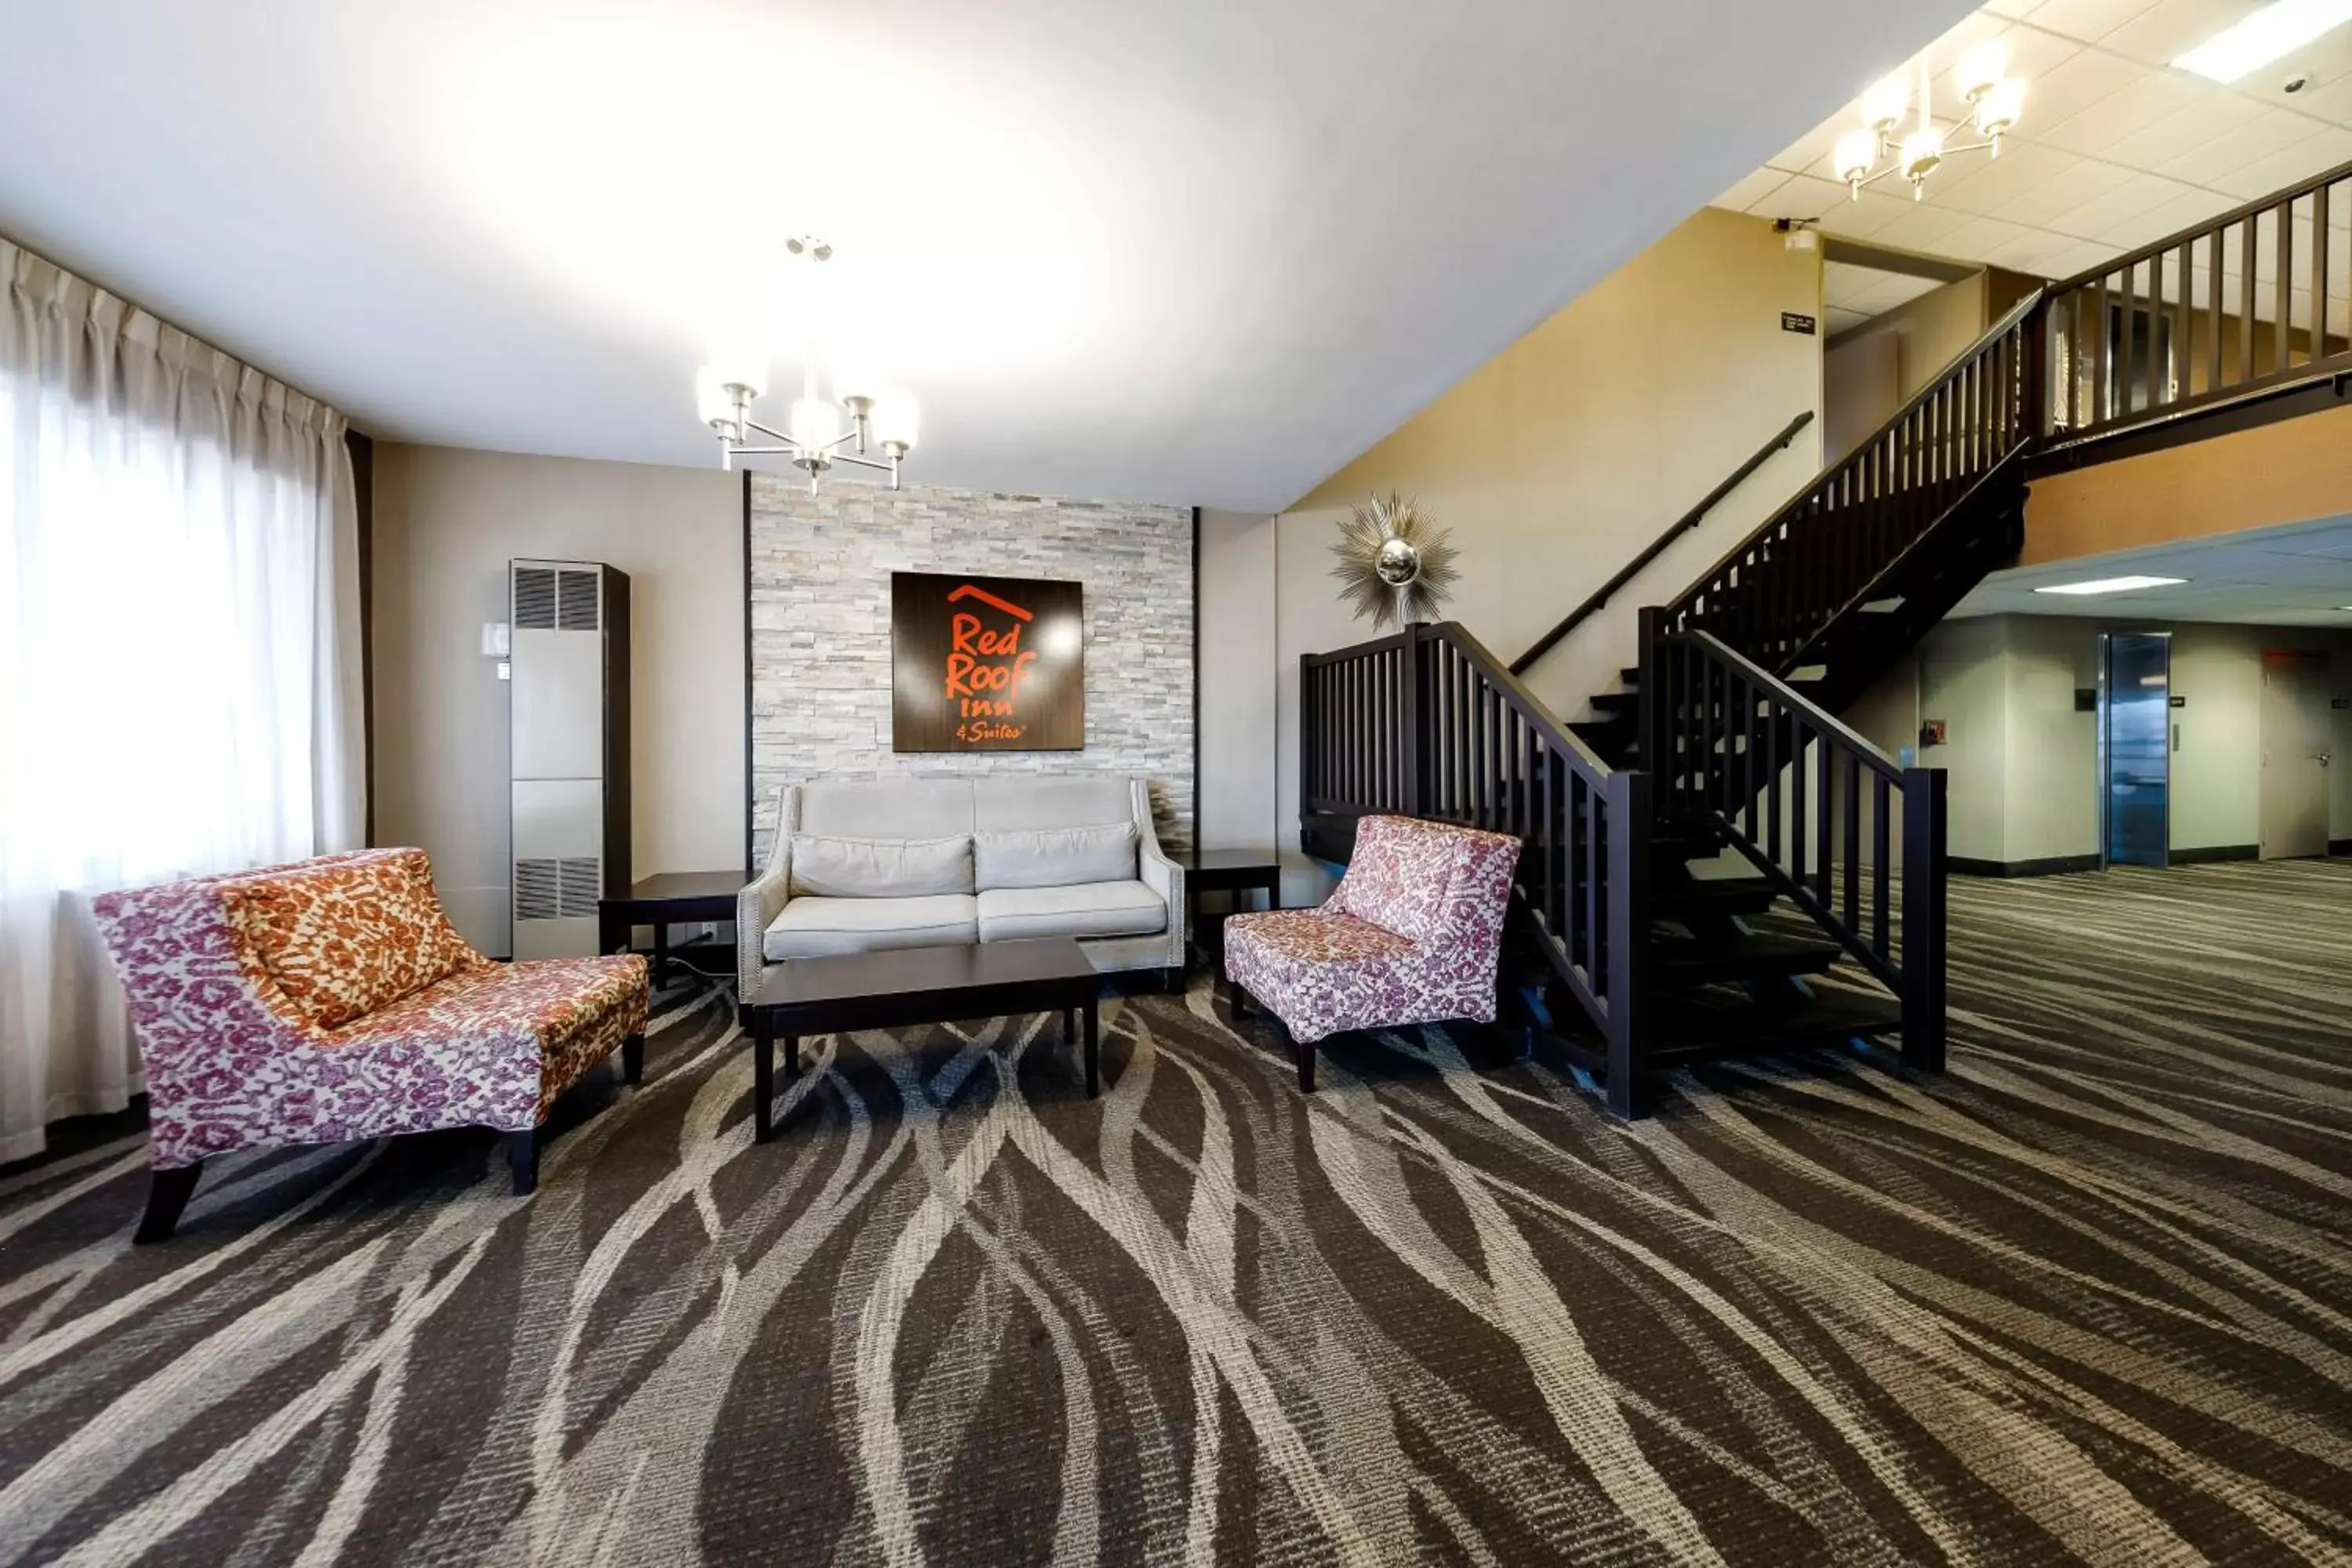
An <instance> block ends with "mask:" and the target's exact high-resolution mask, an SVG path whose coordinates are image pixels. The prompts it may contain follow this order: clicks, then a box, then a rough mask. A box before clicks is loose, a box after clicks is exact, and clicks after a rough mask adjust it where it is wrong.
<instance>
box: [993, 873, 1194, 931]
mask: <svg viewBox="0 0 2352 1568" xmlns="http://www.w3.org/2000/svg"><path fill="white" fill-rule="evenodd" d="M1167 929H1168V902H1167V900H1164V899H1162V898H1161V897H1160V895H1159V894H1157V893H1155V892H1153V891H1152V890H1151V889H1150V888H1147V887H1145V886H1144V885H1143V884H1142V883H1140V882H1136V881H1124V882H1094V883H1090V884H1087V886H1084V887H1076V888H991V889H987V890H986V891H984V892H982V894H981V895H980V940H981V941H982V942H1016V941H1018V940H1020V939H1021V938H1023V937H1031V936H1077V937H1087V936H1149V935H1150V934H1151V933H1152V932H1154V931H1166V930H1167Z"/></svg>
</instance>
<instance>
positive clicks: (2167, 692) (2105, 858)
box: [2096, 627, 2172, 871]
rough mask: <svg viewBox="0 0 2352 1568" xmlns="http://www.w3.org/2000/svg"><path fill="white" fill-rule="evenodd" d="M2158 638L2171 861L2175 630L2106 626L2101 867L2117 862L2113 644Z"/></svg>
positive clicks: (2168, 856) (2102, 635)
mask: <svg viewBox="0 0 2352 1568" xmlns="http://www.w3.org/2000/svg"><path fill="white" fill-rule="evenodd" d="M2116 637H2155V638H2157V639H2158V640H2159V641H2161V642H2162V643H2163V644H2164V745H2163V750H2162V755H2163V758H2164V862H2165V864H2166V865H2168V866H2169V865H2170V864H2171V863H2172V633H2171V632H2169V631H2133V630H2129V629H2127V628H2124V627H2103V628H2101V630H2100V632H2099V671H2098V673H2099V681H2098V689H2099V697H2098V715H2097V717H2098V723H2097V726H2096V727H2097V730H2098V732H2099V734H2098V742H2099V748H2098V784H2097V787H2098V792H2099V869H2100V870H2102V871H2104V870H2106V869H2108V868H2110V867H2112V866H2113V865H2114V864H2115V845H2116V840H2115V828H2114V824H2113V823H2111V822H2110V821H2109V820H2108V814H2109V811H2110V810H2111V808H2112V807H2113V805H2114V803H2115V776H2114V774H2113V773H2111V772H2110V771H2109V768H2108V757H2107V725H2108V721H2109V716H2110V714H2111V712H2112V710H2113V704H2112V702H2111V700H2110V693H2109V691H2108V689H2107V675H2108V670H2109V668H2110V666H2111V664H2112V663H2113V658H2112V644H2113V642H2114V640H2115V639H2116Z"/></svg>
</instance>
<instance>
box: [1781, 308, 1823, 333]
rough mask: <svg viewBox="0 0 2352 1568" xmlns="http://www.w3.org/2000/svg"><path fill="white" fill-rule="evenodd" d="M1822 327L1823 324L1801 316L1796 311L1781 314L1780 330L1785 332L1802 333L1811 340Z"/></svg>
mask: <svg viewBox="0 0 2352 1568" xmlns="http://www.w3.org/2000/svg"><path fill="white" fill-rule="evenodd" d="M1821 327H1822V324H1821V322H1819V321H1815V320H1814V319H1813V318H1812V317H1811V316H1801V315H1799V314H1798V313H1797V312H1796V311H1794V310H1783V311H1781V312H1780V330H1781V331H1784V332H1802V333H1804V334H1805V336H1807V337H1809V338H1810V337H1811V336H1812V335H1813V334H1814V333H1815V332H1818V331H1821Z"/></svg>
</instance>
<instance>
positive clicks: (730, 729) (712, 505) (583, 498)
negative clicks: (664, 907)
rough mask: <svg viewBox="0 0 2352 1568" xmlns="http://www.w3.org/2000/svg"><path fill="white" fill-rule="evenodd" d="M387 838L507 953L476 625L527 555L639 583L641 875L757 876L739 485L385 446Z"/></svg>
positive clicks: (381, 665) (379, 782) (503, 856)
mask: <svg viewBox="0 0 2352 1568" xmlns="http://www.w3.org/2000/svg"><path fill="white" fill-rule="evenodd" d="M375 461H376V466H375V520H374V557H373V560H374V609H373V641H374V649H373V651H374V669H375V750H374V787H375V822H376V840H377V842H379V843H383V844H418V845H422V846H424V847H425V848H426V849H427V850H429V851H430V852H431V853H432V856H433V868H434V875H435V879H436V882H437V883H438V884H439V886H440V889H441V895H442V899H443V900H444V902H446V904H447V906H448V909H449V911H450V915H451V918H452V919H453V920H454V921H456V922H457V928H458V929H459V930H460V931H463V932H464V933H465V934H466V936H467V940H469V941H471V942H474V943H475V944H476V945H477V946H478V947H480V948H481V949H482V950H483V951H484V952H490V953H494V954H504V953H505V952H506V951H507V939H508V931H507V897H508V868H507V853H508V851H507V710H506V697H507V688H506V686H505V684H504V683H502V682H500V681H499V679H498V678H497V669H496V666H495V663H494V661H492V660H490V659H488V658H483V657H482V654H481V626H482V623H484V622H486V621H502V620H504V619H506V618H507V609H506V567H507V563H508V561H509V559H512V558H515V557H541V558H549V557H551V558H555V559H560V560H583V561H602V562H608V563H611V564H613V565H614V566H617V567H619V568H620V569H621V570H622V571H624V572H626V573H627V574H629V591H630V595H629V601H630V663H631V676H632V679H631V688H632V689H631V705H630V715H631V726H632V727H631V735H630V746H631V763H632V765H631V784H632V790H631V805H632V816H633V823H632V833H633V838H634V851H635V875H636V876H638V877H646V876H650V875H652V874H653V873H655V872H657V871H699V870H718V869H724V868H740V867H741V866H742V864H743V489H742V485H743V481H742V478H741V476H740V475H737V474H725V473H719V472H718V471H716V470H704V469H692V468H651V467H645V466H640V465H636V464H627V463H596V462H583V461H577V460H573V459H570V458H526V457H514V456H509V455H506V454H501V453H495V452H476V451H461V450H457V449H453V448H449V447H411V446H403V445H400V444H397V443H394V442H379V443H378V444H377V446H376V460H375Z"/></svg>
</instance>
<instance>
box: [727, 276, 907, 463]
mask: <svg viewBox="0 0 2352 1568" xmlns="http://www.w3.org/2000/svg"><path fill="white" fill-rule="evenodd" d="M784 248H785V250H786V252H787V253H788V255H789V257H790V258H791V262H792V265H793V267H795V268H809V269H814V268H821V267H823V266H824V264H825V263H827V262H829V261H830V260H832V258H833V247H832V246H830V245H827V244H825V243H824V241H822V240H816V239H810V238H807V237H796V238H793V239H792V240H789V241H787V242H786V243H785V247H784ZM795 281H796V282H797V283H798V284H799V285H800V286H799V287H797V288H796V289H794V290H793V292H794V293H795V294H797V295H798V296H799V304H800V307H801V310H802V313H803V315H805V316H807V317H809V318H810V319H808V320H806V321H803V322H801V323H800V325H801V327H802V328H803V331H802V334H801V335H802V337H803V343H802V353H801V384H800V395H799V396H797V397H795V398H793V402H792V406H791V407H790V409H789V410H788V411H787V413H786V416H785V423H784V428H782V429H781V430H779V429H777V428H776V427H775V426H772V425H763V424H761V422H760V421H759V420H758V419H755V418H753V417H752V415H751V406H752V405H753V404H755V403H757V402H759V400H760V399H761V398H762V397H765V396H766V395H767V394H768V365H769V363H770V361H771V359H772V357H773V356H772V344H771V343H770V342H767V341H766V340H765V339H764V338H763V337H762V336H761V335H760V334H759V333H757V332H751V331H747V332H744V333H742V334H741V335H740V337H739V338H738V339H737V340H736V341H731V342H726V343H723V344H721V345H719V347H717V348H716V349H714V350H713V351H712V353H711V357H710V360H709V363H707V364H705V365H703V367H702V368H701V369H700V370H699V371H698V372H697V373H696V374H695V385H694V401H695V409H696V412H697V414H698V416H700V418H701V420H702V422H703V423H704V424H705V425H708V426H710V429H711V432H712V433H713V434H714V435H716V436H717V437H719V467H720V468H733V467H734V466H735V459H736V458H752V457H781V458H785V459H786V460H787V461H789V462H790V463H791V464H792V466H793V468H799V469H802V470H803V471H804V472H805V473H806V474H807V475H808V477H809V491H810V493H811V494H814V493H815V491H816V488H817V481H818V480H819V479H822V478H823V477H824V475H825V474H826V473H827V472H829V471H831V470H832V469H833V468H835V467H836V466H847V467H850V468H866V469H870V470H872V471H873V472H876V473H878V474H882V475H886V476H887V478H888V479H889V483H890V488H891V489H894V490H895V489H898V473H899V468H900V466H901V465H902V464H903V463H904V462H905V461H906V458H907V455H908V453H909V452H912V451H913V450H914V449H915V437H916V435H917V433H918V431H919V427H920V417H919V412H918V410H917V407H916V404H915V400H914V398H913V397H912V396H911V395H908V393H906V392H904V391H901V390H899V389H898V388H896V387H883V386H877V385H876V384H873V383H872V382H871V381H870V380H868V379H866V373H861V372H856V371H851V372H835V374H832V375H831V376H830V378H829V379H830V381H831V386H830V388H829V389H827V388H826V387H825V385H824V384H825V382H826V381H827V380H828V377H827V376H826V374H824V364H823V363H822V362H823V361H824V357H825V356H824V353H823V352H822V349H821V346H820V340H819V334H818V331H817V328H818V326H819V324H820V323H819V322H818V321H817V320H815V317H816V316H817V315H818V314H819V313H821V310H822V307H821V305H820V303H819V301H820V300H821V299H822V298H823V296H822V294H821V292H820V291H819V290H818V289H815V288H814V287H813V286H812V285H813V282H814V273H813V271H812V272H810V273H804V274H803V277H802V278H800V279H796V280H795Z"/></svg>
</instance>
